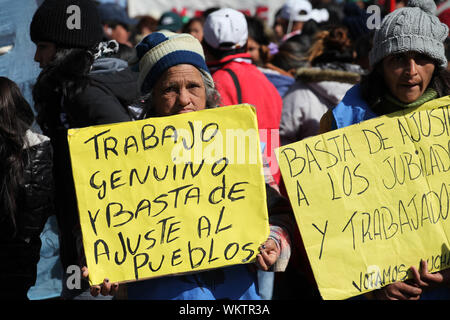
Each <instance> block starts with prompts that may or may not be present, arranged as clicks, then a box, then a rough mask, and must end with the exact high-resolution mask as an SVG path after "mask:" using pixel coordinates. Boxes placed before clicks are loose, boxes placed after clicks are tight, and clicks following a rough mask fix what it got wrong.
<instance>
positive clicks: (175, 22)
mask: <svg viewBox="0 0 450 320" xmlns="http://www.w3.org/2000/svg"><path fill="white" fill-rule="evenodd" d="M182 29H183V19H182V18H181V16H180V15H179V14H178V13H176V12H172V11H167V12H164V13H163V14H162V15H161V17H160V18H159V20H158V26H157V27H156V31H162V30H168V31H172V32H175V33H181V30H182Z"/></svg>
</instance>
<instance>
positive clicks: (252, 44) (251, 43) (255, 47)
mask: <svg viewBox="0 0 450 320" xmlns="http://www.w3.org/2000/svg"><path fill="white" fill-rule="evenodd" d="M260 48H261V46H260V45H259V43H258V42H256V41H255V40H253V38H251V37H248V42H247V53H248V54H250V56H251V58H252V60H253V62H254V63H259V62H260V60H261V56H260V54H259V49H260Z"/></svg>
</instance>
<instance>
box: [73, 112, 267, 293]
mask: <svg viewBox="0 0 450 320" xmlns="http://www.w3.org/2000/svg"><path fill="white" fill-rule="evenodd" d="M68 141H69V147H70V155H71V160H72V170H73V176H74V182H75V189H76V194H77V201H78V209H79V216H80V222H81V230H82V234H83V245H84V250H85V255H86V261H87V266H88V268H89V277H90V282H91V284H99V283H101V282H102V281H103V279H104V278H109V279H110V281H112V282H126V281H135V280H141V279H146V278H152V277H158V276H164V275H169V274H178V273H186V272H195V271H200V270H206V269H211V268H219V267H223V266H228V265H233V264H243V263H250V262H253V261H254V259H255V257H256V254H257V253H258V247H259V246H260V245H261V244H262V243H263V242H264V241H265V240H266V239H267V237H268V234H269V226H268V215H267V205H266V193H265V182H264V176H263V174H262V172H263V170H262V160H261V150H260V145H259V137H258V128H257V121H256V114H255V109H254V107H252V106H249V105H239V106H229V107H223V108H217V109H211V110H203V111H197V112H192V113H187V114H182V115H175V116H169V117H161V118H149V119H145V120H140V121H133V122H125V123H118V124H111V125H100V126H93V127H88V128H83V129H73V130H69V133H68Z"/></svg>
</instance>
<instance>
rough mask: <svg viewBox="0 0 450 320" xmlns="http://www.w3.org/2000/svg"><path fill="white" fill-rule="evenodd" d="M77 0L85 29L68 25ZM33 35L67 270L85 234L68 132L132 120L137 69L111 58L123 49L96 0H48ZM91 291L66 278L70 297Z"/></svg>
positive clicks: (39, 104) (36, 91) (37, 98)
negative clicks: (107, 32)
mask: <svg viewBox="0 0 450 320" xmlns="http://www.w3.org/2000/svg"><path fill="white" fill-rule="evenodd" d="M74 4H76V5H77V6H79V7H80V13H81V17H80V21H81V28H80V29H76V28H74V29H69V28H67V27H66V19H67V8H68V7H69V6H71V5H74ZM49 17H52V19H49ZM30 36H31V40H32V41H33V42H34V43H35V44H36V53H35V56H34V59H35V61H36V62H38V63H39V65H40V67H41V68H42V71H41V73H40V74H39V77H38V79H37V81H36V84H35V86H34V88H33V99H34V102H35V108H36V110H37V112H38V114H37V122H38V124H39V126H40V128H41V129H42V131H43V133H44V134H45V135H47V136H48V137H49V138H50V139H51V143H52V146H53V163H54V167H53V172H54V177H55V187H56V188H55V190H56V194H55V206H56V218H57V221H58V227H59V230H60V236H61V237H60V255H61V263H62V266H63V270H64V271H65V270H67V268H68V267H69V266H71V265H82V264H83V263H82V261H80V260H79V257H80V256H82V255H81V253H80V252H78V247H77V245H76V244H77V242H76V238H77V236H81V235H80V233H79V232H80V229H79V218H78V207H77V201H76V195H75V189H74V184H73V177H72V168H71V160H70V154H69V149H68V142H67V130H68V129H70V128H83V127H87V126H92V125H98V124H106V123H114V122H121V121H129V120H130V119H131V117H130V115H129V112H128V108H127V107H128V104H129V103H131V101H134V100H136V99H137V97H138V96H139V94H138V91H137V87H136V82H137V73H135V72H132V71H131V70H130V69H129V68H128V63H127V62H126V61H124V60H122V59H117V58H112V57H111V55H114V54H116V53H117V49H118V46H117V42H115V41H109V42H102V39H103V28H102V24H101V20H100V17H99V14H98V12H97V8H96V6H95V3H94V2H93V1H91V0H45V1H44V2H43V3H42V5H41V6H40V7H39V8H38V9H37V11H36V12H35V14H34V16H33V18H32V21H31V24H30ZM65 276H67V274H65ZM86 290H89V284H88V283H87V282H83V283H82V289H80V290H68V289H67V286H66V281H65V279H63V293H62V296H63V298H65V299H74V298H78V297H80V298H85V297H86V296H85V295H83V293H84V292H85V291H86ZM87 296H88V297H90V295H89V292H87Z"/></svg>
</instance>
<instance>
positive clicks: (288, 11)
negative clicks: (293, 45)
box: [274, 0, 329, 44]
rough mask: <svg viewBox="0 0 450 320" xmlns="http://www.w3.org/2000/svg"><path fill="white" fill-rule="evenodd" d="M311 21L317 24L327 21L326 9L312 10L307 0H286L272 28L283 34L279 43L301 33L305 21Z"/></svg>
mask: <svg viewBox="0 0 450 320" xmlns="http://www.w3.org/2000/svg"><path fill="white" fill-rule="evenodd" d="M310 19H313V20H315V21H316V22H317V23H324V22H326V21H328V19H329V14H328V11H327V10H326V9H313V7H312V5H311V3H310V2H309V1H308V0H288V1H286V3H285V4H284V5H283V7H282V8H281V10H280V13H279V15H278V16H277V19H276V23H275V26H274V28H276V29H278V30H279V31H278V33H279V34H284V35H283V37H282V39H281V42H280V44H281V43H282V42H284V41H286V40H287V39H289V38H290V37H292V36H295V35H298V34H301V33H302V29H303V25H304V24H305V22H306V21H308V20H310Z"/></svg>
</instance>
